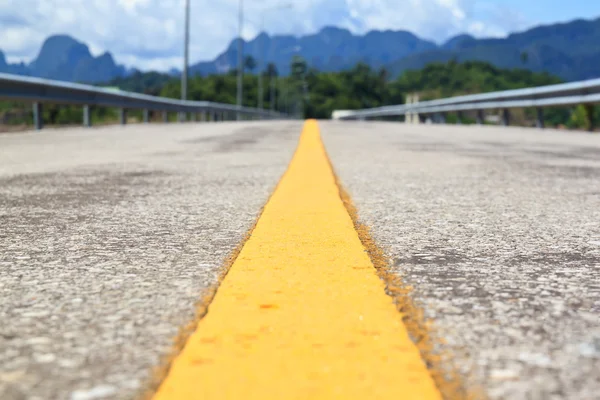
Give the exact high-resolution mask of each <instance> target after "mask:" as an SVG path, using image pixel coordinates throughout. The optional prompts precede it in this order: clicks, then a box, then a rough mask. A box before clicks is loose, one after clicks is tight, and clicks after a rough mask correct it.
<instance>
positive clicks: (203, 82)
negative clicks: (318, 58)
mask: <svg viewBox="0 0 600 400" xmlns="http://www.w3.org/2000/svg"><path fill="white" fill-rule="evenodd" d="M256 65H257V63H256V61H255V60H254V59H253V58H252V57H246V59H245V62H244V69H245V71H244V78H243V105H244V106H248V107H258V106H259V90H258V88H259V76H258V72H257V71H256ZM261 74H262V76H261V77H262V82H263V91H262V105H263V107H264V108H266V109H274V110H277V111H280V112H284V113H289V114H292V115H293V116H295V117H297V118H319V119H327V118H330V117H331V113H332V111H334V110H336V109H359V108H370V107H379V106H384V105H392V104H402V103H404V99H405V97H406V95H407V94H415V93H418V94H419V95H420V99H421V100H430V99H437V98H443V97H450V96H457V95H463V94H472V93H484V92H491V91H498V90H508V89H517V88H523V87H534V86H543V85H549V84H555V83H561V82H562V81H561V79H560V78H557V77H555V76H552V75H549V74H548V73H537V72H532V71H529V70H526V69H501V68H497V67H495V66H493V65H491V64H488V63H485V62H478V61H467V62H457V61H455V60H450V61H448V62H446V63H432V64H429V65H427V66H426V67H425V68H423V69H421V70H408V71H405V72H404V73H403V74H402V75H400V76H399V77H398V78H396V79H391V78H390V75H389V73H388V71H386V70H385V69H373V68H371V67H369V66H368V65H366V64H357V65H356V66H354V67H353V68H351V69H348V70H345V71H341V72H321V71H318V70H316V69H314V68H311V67H309V66H308V65H307V63H306V62H305V61H304V60H303V59H302V58H300V57H295V58H293V59H292V61H291V73H290V74H289V75H288V76H279V74H278V71H277V69H276V67H275V66H274V65H273V64H269V65H267V67H266V68H265V69H264V71H262V72H261ZM99 86H103V87H113V88H119V89H121V90H127V91H134V92H139V93H145V94H150V95H156V96H165V97H171V98H180V97H181V80H180V78H178V77H173V76H170V75H167V74H162V73H157V72H135V73H133V74H131V75H129V76H127V77H124V78H118V79H114V80H112V81H110V82H107V83H105V84H101V85H99ZM236 89H237V71H236V70H231V71H230V72H229V73H227V74H221V75H209V76H199V75H196V76H191V77H190V79H189V84H188V99H190V100H204V101H212V102H219V103H228V104H235V102H236ZM31 114H32V113H31V106H30V105H28V104H24V103H19V102H6V101H4V102H0V126H5V128H6V126H14V127H15V128H17V127H22V128H26V127H27V126H29V125H31V123H32V115H31ZM512 114H513V115H512V117H511V122H513V123H515V124H519V125H527V126H530V125H533V124H534V115H533V110H514V111H513V112H512ZM545 116H546V123H547V126H553V127H564V128H572V129H585V128H587V127H586V124H587V123H588V122H587V119H586V118H585V111H584V110H583V107H582V106H581V107H574V108H556V109H548V110H546V112H545ZM595 116H596V120H599V119H600V118H598V117H600V109H599V107H595ZM129 117H130V118H131V122H135V121H140V120H141V111H139V110H135V111H133V110H132V112H130V113H129ZM159 118H160V117H159V116H158V115H156V116H154V119H156V120H159ZM170 118H171V119H172V120H175V118H176V116H174V115H173V116H171V117H170ZM117 119H118V116H117V110H114V109H106V108H101V107H96V108H93V110H92V123H93V124H107V123H116V121H117ZM44 120H45V123H46V124H57V125H70V124H80V123H81V121H82V109H81V107H75V106H64V105H47V106H45V107H44ZM447 121H448V122H450V123H452V122H454V121H456V116H453V115H449V116H448V119H447ZM473 122H474V119H473V118H469V116H468V115H467V116H466V118H465V119H464V120H463V123H473ZM5 130H6V129H5Z"/></svg>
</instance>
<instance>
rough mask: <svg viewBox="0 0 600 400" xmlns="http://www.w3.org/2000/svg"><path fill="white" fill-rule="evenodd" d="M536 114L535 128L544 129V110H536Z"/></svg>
mask: <svg viewBox="0 0 600 400" xmlns="http://www.w3.org/2000/svg"><path fill="white" fill-rule="evenodd" d="M536 113H537V118H536V121H535V126H536V127H538V128H540V129H544V109H543V108H541V107H540V108H538V109H537V110H536Z"/></svg>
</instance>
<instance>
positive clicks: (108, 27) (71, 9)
mask: <svg viewBox="0 0 600 400" xmlns="http://www.w3.org/2000/svg"><path fill="white" fill-rule="evenodd" d="M190 1H191V10H192V13H191V44H190V59H191V61H192V62H196V61H200V60H209V59H213V58H214V57H216V56H217V55H218V54H219V53H220V52H222V51H223V50H224V49H225V48H226V46H227V45H228V44H229V42H230V41H231V40H232V39H233V38H234V37H236V36H237V32H238V26H239V25H238V10H239V1H240V0H190ZM244 14H245V18H244V20H245V22H244V29H243V37H244V38H245V39H251V38H253V37H254V36H256V34H257V33H258V32H259V31H260V30H261V25H263V20H264V30H265V31H267V32H268V33H269V34H294V35H302V34H307V33H314V32H316V31H318V30H319V29H320V28H322V27H324V26H330V25H334V26H338V27H343V28H347V29H349V30H351V31H352V32H353V33H356V34H361V33H364V32H366V31H369V30H372V29H379V30H382V29H394V30H399V29H403V30H408V31H411V32H413V33H415V34H416V35H418V36H420V37H423V38H426V39H430V40H433V41H435V42H438V43H441V42H443V41H445V40H447V39H448V38H450V37H452V36H454V35H456V34H459V33H470V34H472V35H474V36H476V37H489V36H493V37H502V36H505V35H506V34H508V33H510V32H516V31H521V30H524V29H527V28H529V27H532V26H535V25H539V24H547V23H554V22H563V21H569V20H573V19H576V18H588V19H589V18H595V17H599V16H600V1H599V0H568V1H565V0H288V1H286V0H244ZM183 19H184V0H0V50H2V51H3V52H4V53H5V55H6V56H7V59H8V60H9V61H10V62H17V61H25V62H28V61H30V60H31V59H33V58H35V56H36V55H37V53H38V52H39V49H40V46H41V44H42V42H43V41H44V39H45V38H47V37H48V36H49V35H52V34H69V35H71V36H73V37H74V38H76V39H78V40H80V41H82V42H84V43H86V44H88V45H89V46H90V50H91V51H92V54H94V55H99V54H101V53H103V52H104V51H110V52H111V53H112V54H113V56H114V57H115V59H116V60H117V62H118V63H120V64H124V65H126V66H128V67H137V68H139V69H142V70H149V69H154V70H162V71H165V70H168V69H169V68H173V67H176V68H180V66H181V64H182V59H183Z"/></svg>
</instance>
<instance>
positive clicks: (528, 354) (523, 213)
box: [322, 123, 600, 400]
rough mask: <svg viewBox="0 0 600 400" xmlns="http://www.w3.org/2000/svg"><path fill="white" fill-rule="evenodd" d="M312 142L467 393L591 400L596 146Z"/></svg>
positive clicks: (373, 126)
mask: <svg viewBox="0 0 600 400" xmlns="http://www.w3.org/2000/svg"><path fill="white" fill-rule="evenodd" d="M322 131H323V133H322V134H323V139H324V142H325V145H326V147H327V149H328V152H329V155H330V158H331V160H332V162H333V165H334V168H335V169H336V171H337V173H338V174H339V176H340V178H341V180H342V182H343V183H344V185H345V186H346V188H347V190H348V191H349V192H350V194H351V195H352V197H353V200H354V202H355V204H356V206H357V208H358V212H359V214H360V217H361V219H362V220H363V221H364V222H365V223H366V224H367V225H369V226H370V227H371V228H372V230H373V234H374V236H375V238H376V239H377V240H378V241H379V243H380V244H381V245H382V246H383V247H384V248H385V249H386V250H387V253H388V254H389V255H390V256H391V257H392V259H393V262H394V265H395V270H396V271H397V273H399V274H401V275H402V276H403V277H404V280H405V281H406V283H408V284H410V285H411V286H413V287H414V292H413V295H414V297H415V298H416V301H417V302H418V304H420V305H421V306H422V308H423V310H424V312H425V315H426V316H427V317H429V318H431V319H432V320H433V323H434V329H433V330H434V332H435V333H437V336H438V337H439V338H441V339H443V340H444V341H445V342H446V344H445V345H440V347H442V348H444V347H445V348H446V349H449V350H450V351H451V353H452V355H453V358H454V360H455V363H456V366H457V368H458V369H459V370H461V371H462V373H463V376H465V379H466V381H467V384H468V385H469V387H470V388H471V390H473V391H475V388H477V387H480V388H483V390H484V391H485V392H487V395H488V396H489V397H490V398H492V399H535V400H538V399H539V400H542V399H543V400H550V399H577V400H579V399H586V400H592V399H597V398H598V394H599V393H600V137H598V136H597V135H593V134H588V133H575V132H553V131H538V130H534V129H519V128H509V129H505V128H496V127H484V128H482V127H477V126H430V125H421V126H414V125H403V124H402V125H401V124H392V123H368V124H367V123H324V124H322ZM440 343H442V342H441V341H440Z"/></svg>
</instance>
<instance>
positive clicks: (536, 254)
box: [0, 122, 600, 400]
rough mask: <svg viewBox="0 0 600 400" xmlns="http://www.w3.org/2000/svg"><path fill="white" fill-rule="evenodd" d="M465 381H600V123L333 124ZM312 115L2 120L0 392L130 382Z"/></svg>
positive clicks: (194, 296) (123, 387) (117, 391)
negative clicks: (25, 129)
mask: <svg viewBox="0 0 600 400" xmlns="http://www.w3.org/2000/svg"><path fill="white" fill-rule="evenodd" d="M320 126H321V134H322V137H323V141H324V143H325V145H326V148H327V151H328V153H329V156H330V158H331V161H332V163H333V167H334V169H335V171H336V172H337V174H338V176H339V177H340V178H341V181H342V183H343V185H344V186H345V187H346V188H347V190H348V191H349V193H350V195H351V196H352V199H353V201H354V203H355V204H356V206H357V208H358V212H359V216H360V218H361V220H362V221H364V222H365V223H366V224H367V225H369V226H370V227H371V229H372V232H373V234H374V236H375V238H376V239H377V240H378V242H379V243H380V244H381V245H382V246H383V247H384V248H385V250H386V251H387V253H388V254H389V255H390V257H391V258H392V259H393V262H394V271H396V272H397V273H398V274H400V275H401V276H402V277H403V279H404V280H405V282H406V283H407V284H410V285H411V286H412V287H413V288H414V291H413V296H414V299H415V302H416V303H417V304H418V305H419V306H420V307H422V309H423V310H424V313H425V315H426V317H428V318H430V319H431V320H432V321H433V326H432V328H431V331H432V333H433V334H434V336H435V337H436V338H438V341H437V342H436V343H437V346H438V349H439V351H449V353H450V354H452V362H453V363H454V364H455V365H456V368H457V369H459V370H460V371H461V374H462V376H463V377H464V381H465V384H466V385H467V386H468V387H469V388H470V390H472V391H473V392H476V391H478V390H480V389H481V390H482V391H483V392H485V393H486V394H487V396H489V397H490V398H492V399H536V400H537V399H577V400H580V399H581V400H587V399H595V398H597V393H600V373H599V372H598V371H600V137H598V136H594V135H592V134H587V133H574V132H554V131H537V130H526V129H518V128H492V127H474V126H473V127H466V126H460V127H455V126H412V125H403V124H394V123H376V122H372V123H361V122H321V123H320ZM301 129H302V123H301V122H277V123H259V122H253V123H220V124H194V125H192V124H183V125H182V124H172V125H150V126H128V127H125V128H121V127H117V128H115V127H107V128H94V129H91V130H89V129H68V130H45V131H42V132H39V133H37V132H35V133H34V132H32V133H19V134H4V135H0V299H1V301H0V398H1V399H3V400H4V399H7V400H17V399H19V400H20V399H49V398H52V399H54V398H56V399H76V400H83V399H104V398H111V399H113V398H115V399H128V398H133V397H135V396H136V395H138V394H139V393H140V390H142V389H143V387H144V385H145V384H146V382H147V381H148V379H149V378H150V376H151V373H152V368H153V367H154V366H156V365H158V364H159V363H160V360H161V357H163V356H164V355H166V354H168V353H169V352H170V350H171V348H172V344H171V343H172V338H173V337H174V336H175V335H176V334H177V332H178V329H179V327H180V326H182V325H184V324H185V323H187V322H188V321H189V320H190V319H191V318H192V317H193V315H194V309H195V306H194V304H195V302H197V301H198V300H200V299H201V297H202V295H203V293H205V292H206V290H207V288H209V287H210V286H211V285H213V284H214V283H215V282H216V280H217V277H218V273H219V271H220V267H221V266H222V264H223V262H224V260H225V259H226V257H227V256H228V255H229V254H230V253H231V251H232V250H233V249H234V248H235V247H236V246H237V245H238V244H239V243H240V242H241V240H242V239H243V237H244V234H245V233H246V232H247V230H248V229H249V228H250V227H251V226H252V224H253V222H254V221H255V220H256V218H257V216H258V215H259V213H260V210H261V207H262V206H263V205H264V204H265V203H266V201H267V199H268V198H269V195H270V194H271V193H272V191H273V190H274V188H275V186H276V184H277V182H278V180H279V179H280V177H281V176H282V174H283V173H284V171H285V170H286V168H287V165H288V163H289V162H290V160H291V157H292V154H293V152H294V150H295V147H296V145H297V141H298V137H299V135H300V132H301Z"/></svg>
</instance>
